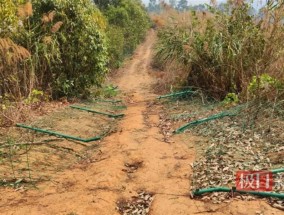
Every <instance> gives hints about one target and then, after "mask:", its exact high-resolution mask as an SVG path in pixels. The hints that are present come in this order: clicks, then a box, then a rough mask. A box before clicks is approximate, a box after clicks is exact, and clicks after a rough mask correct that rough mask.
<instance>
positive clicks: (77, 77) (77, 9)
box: [0, 0, 149, 124]
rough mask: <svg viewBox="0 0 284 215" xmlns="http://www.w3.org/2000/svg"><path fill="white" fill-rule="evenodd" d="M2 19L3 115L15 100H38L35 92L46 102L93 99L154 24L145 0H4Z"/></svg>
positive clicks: (0, 92) (0, 83)
mask: <svg viewBox="0 0 284 215" xmlns="http://www.w3.org/2000/svg"><path fill="white" fill-rule="evenodd" d="M101 11H102V12H101ZM0 18H1V20H0V77H1V79H0V104H1V106H0V112H2V113H3V115H7V114H6V112H7V110H9V109H11V108H13V107H15V105H16V104H15V103H14V102H15V101H16V102H21V101H23V100H25V101H30V102H31V103H33V101H34V100H33V99H30V98H31V97H33V92H35V91H38V92H40V94H41V96H40V98H42V99H44V100H46V99H49V98H55V99H58V98H62V97H67V98H72V97H79V96H80V97H87V96H88V95H89V89H90V88H91V87H97V88H99V87H101V86H102V84H103V81H104V78H105V76H106V74H107V72H108V71H109V69H113V68H117V67H119V66H120V65H121V63H122V61H123V60H124V58H125V57H126V56H128V55H130V54H132V52H133V51H134V49H135V47H136V46H137V45H138V44H139V43H140V42H141V41H142V40H143V38H144V36H145V34H146V31H147V29H148V26H149V18H148V16H147V13H146V10H145V9H144V8H143V6H142V4H141V2H140V1H139V0H135V1H127V0H117V1H91V0H71V1H67V0H43V1H39V0H34V1H32V2H31V1H26V0H17V1H12V0H3V2H2V3H1V5H0ZM39 100H41V99H39ZM39 100H37V102H40V101H39ZM25 104H27V103H26V102H25ZM17 105H18V104H17ZM28 105H30V104H28ZM5 118H6V119H7V118H9V117H5ZM0 124H3V122H0ZM4 124H5V123H4Z"/></svg>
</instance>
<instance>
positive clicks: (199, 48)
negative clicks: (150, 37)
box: [154, 1, 284, 99]
mask: <svg viewBox="0 0 284 215" xmlns="http://www.w3.org/2000/svg"><path fill="white" fill-rule="evenodd" d="M226 7H227V10H225V11H221V10H218V9H217V8H214V7H211V8H209V10H208V12H196V11H188V12H183V13H179V12H176V11H174V10H173V9H169V10H166V12H165V13H163V14H162V15H160V16H155V17H154V21H155V23H163V24H161V25H159V24H157V26H159V27H160V28H159V32H158V37H159V40H158V44H157V46H156V56H155V65H156V66H158V67H163V69H167V67H171V66H169V65H176V68H178V69H180V68H181V67H182V68H183V71H184V75H183V76H181V77H182V78H183V79H184V77H185V76H186V77H187V78H186V80H184V81H179V83H184V84H186V85H189V86H192V87H193V88H198V89H201V90H202V91H205V92H206V93H207V94H208V95H210V96H211V97H214V98H217V99H224V98H225V97H226V95H227V94H228V93H236V94H237V95H239V96H240V97H242V98H247V96H248V93H249V92H248V91H249V86H250V83H251V81H252V79H253V77H254V76H256V77H258V80H260V77H261V75H262V74H268V75H269V76H271V77H272V79H276V80H278V82H279V81H280V82H282V81H283V79H284V73H283V66H284V64H283V53H284V52H283V50H284V44H283V42H282V38H284V37H283V36H284V29H283V15H284V13H283V11H284V4H283V3H281V2H278V3H277V2H274V3H273V4H267V5H266V7H264V8H263V10H262V11H261V13H260V15H259V16H254V15H250V10H251V7H250V5H249V4H247V3H244V2H243V1H238V2H237V3H235V2H230V3H228V4H227V5H226ZM169 73H174V70H173V69H171V71H169ZM258 82H260V81H258ZM267 84H270V85H271V86H269V87H270V88H275V86H273V84H271V82H270V83H267ZM258 85H260V84H259V83H258ZM277 86H278V87H279V88H278V89H272V90H271V92H277V95H279V92H280V91H282V90H283V85H282V86H280V85H279V84H278V85H277ZM261 90H262V89H260V91H259V92H258V94H261ZM254 96H255V95H254ZM274 96H276V94H275V95H274Z"/></svg>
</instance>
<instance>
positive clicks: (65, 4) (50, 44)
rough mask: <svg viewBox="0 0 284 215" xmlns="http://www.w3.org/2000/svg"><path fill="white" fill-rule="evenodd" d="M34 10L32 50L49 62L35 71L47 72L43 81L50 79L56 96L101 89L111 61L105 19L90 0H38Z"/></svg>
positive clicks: (35, 2)
mask: <svg viewBox="0 0 284 215" xmlns="http://www.w3.org/2000/svg"><path fill="white" fill-rule="evenodd" d="M34 8H35V12H34V16H33V17H32V18H31V20H30V24H31V26H32V28H33V33H34V35H33V36H34V37H35V38H34V39H35V44H33V45H32V46H31V48H32V52H34V53H37V55H39V59H43V60H44V61H45V60H46V62H45V63H44V64H43V63H40V64H37V65H38V67H37V69H36V71H41V72H43V73H44V74H43V76H44V77H42V79H43V81H46V79H47V80H49V81H48V82H50V83H51V87H52V94H53V96H55V97H60V96H76V95H80V94H84V93H85V91H86V90H88V88H89V87H90V86H93V85H95V86H99V85H100V84H101V82H102V81H103V78H104V76H105V74H106V72H107V63H108V58H107V49H106V41H105V35H104V27H105V26H103V25H104V18H103V16H102V15H101V13H100V11H99V10H98V9H97V8H96V6H95V5H94V4H93V3H91V1H89V0H40V1H39V0H36V1H34ZM51 13H52V14H51ZM41 22H42V25H40V26H39V23H41ZM46 38H50V39H49V41H46V40H45V39H46ZM49 53H51V54H49ZM42 65H44V67H45V68H41V67H42ZM42 69H43V70H44V71H43V70H42Z"/></svg>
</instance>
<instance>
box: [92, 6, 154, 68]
mask: <svg viewBox="0 0 284 215" xmlns="http://www.w3.org/2000/svg"><path fill="white" fill-rule="evenodd" d="M95 3H96V4H97V5H98V6H99V7H100V8H101V10H102V11H103V13H104V15H105V16H106V18H107V20H108V24H109V25H108V27H107V35H108V42H109V53H110V64H109V65H110V67H111V68H117V67H119V66H120V64H121V63H122V61H123V59H124V58H125V57H126V56H129V55H130V54H132V53H133V51H134V49H135V47H136V46H137V45H138V44H139V43H140V42H141V41H142V40H143V38H144V37H145V34H146V31H147V29H148V27H149V23H150V20H149V17H148V15H147V13H146V10H145V8H144V7H143V6H142V4H141V2H140V1H139V0H133V1H128V0H114V1H109V0H107V1H100V0H95Z"/></svg>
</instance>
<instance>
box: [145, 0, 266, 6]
mask: <svg viewBox="0 0 284 215" xmlns="http://www.w3.org/2000/svg"><path fill="white" fill-rule="evenodd" d="M167 1H168V0H166V2H167ZM224 1H225V0H217V3H218V2H224ZM142 2H143V3H144V4H145V5H146V6H147V5H148V3H149V0H142ZM157 2H158V1H157ZM177 2H178V0H177ZM187 2H188V3H189V5H197V4H204V3H207V4H209V3H210V0H187ZM264 3H265V1H264V0H263V1H261V0H254V3H253V6H254V8H260V7H261V6H262V5H263V4H264Z"/></svg>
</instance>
